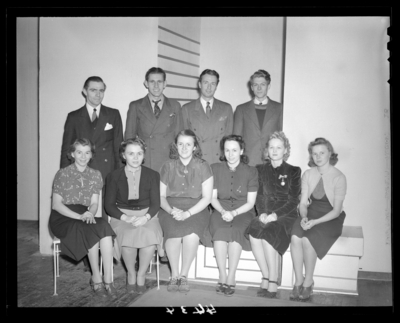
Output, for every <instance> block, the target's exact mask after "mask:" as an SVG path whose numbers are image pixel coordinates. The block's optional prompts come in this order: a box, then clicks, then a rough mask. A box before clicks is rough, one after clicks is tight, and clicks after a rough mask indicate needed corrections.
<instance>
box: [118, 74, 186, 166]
mask: <svg viewBox="0 0 400 323" xmlns="http://www.w3.org/2000/svg"><path fill="white" fill-rule="evenodd" d="M144 84H145V86H146V88H147V89H148V94H147V95H146V96H145V97H144V98H141V99H139V100H136V101H133V102H131V103H130V104H129V109H128V114H127V118H126V127H125V139H128V138H134V137H136V135H137V136H139V137H140V138H141V139H143V140H144V141H145V142H146V145H147V150H146V155H145V161H144V165H146V166H148V167H150V168H151V169H153V170H155V171H157V172H159V171H160V168H161V166H162V165H163V163H164V162H166V161H167V160H169V149H170V144H171V143H172V142H173V141H174V139H175V136H176V135H177V134H178V132H179V131H180V130H182V129H183V122H182V110H181V105H180V103H179V102H178V101H176V100H174V99H169V98H167V97H166V96H165V95H164V94H163V91H164V89H165V87H166V86H167V80H166V73H165V72H164V70H163V69H161V68H159V67H152V68H151V69H149V70H148V71H147V73H146V76H145V81H144Z"/></svg>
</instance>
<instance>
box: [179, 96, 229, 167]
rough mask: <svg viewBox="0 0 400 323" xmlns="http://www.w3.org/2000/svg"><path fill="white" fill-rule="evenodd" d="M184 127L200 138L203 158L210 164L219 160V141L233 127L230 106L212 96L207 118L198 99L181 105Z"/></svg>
mask: <svg viewBox="0 0 400 323" xmlns="http://www.w3.org/2000/svg"><path fill="white" fill-rule="evenodd" d="M182 114H183V124H184V127H185V129H191V130H193V132H194V133H195V134H196V136H197V137H198V138H199V140H200V147H201V150H202V152H203V159H205V160H206V161H207V162H208V163H209V164H210V165H211V164H214V163H218V162H220V160H219V157H220V146H219V143H220V141H221V139H222V137H223V136H227V135H231V134H232V129H233V110H232V106H231V105H230V104H228V103H226V102H222V101H220V100H217V99H216V98H214V103H213V107H212V109H211V117H210V118H207V115H206V113H205V112H204V108H203V106H202V105H201V102H200V99H197V100H195V101H192V102H189V103H186V104H185V105H184V106H183V107H182Z"/></svg>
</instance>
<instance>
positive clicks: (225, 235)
mask: <svg viewBox="0 0 400 323" xmlns="http://www.w3.org/2000/svg"><path fill="white" fill-rule="evenodd" d="M220 146H221V157H220V159H221V161H222V163H215V164H212V165H211V169H212V171H213V175H214V190H213V195H212V199H211V205H212V206H213V207H214V211H213V213H212V215H211V221H210V232H211V236H212V241H213V246H214V254H215V258H216V260H217V265H218V270H219V280H218V284H217V287H216V292H217V293H218V294H224V295H225V296H232V295H233V294H234V292H235V285H236V281H235V276H236V268H237V266H238V263H239V259H240V255H241V253H242V249H244V250H246V251H250V250H251V248H250V241H249V240H248V237H247V238H246V237H245V236H244V232H245V230H246V228H247V227H248V225H249V224H250V221H251V220H252V219H253V218H254V217H255V216H256V214H255V211H254V203H255V201H256V196H257V189H258V174H257V170H256V168H255V167H251V166H248V165H247V163H248V161H249V159H248V157H247V156H246V155H244V154H243V152H244V141H243V139H242V137H241V136H237V135H229V136H225V137H223V138H222V140H221V143H220ZM227 256H229V257H228V267H229V270H228V275H226V258H227Z"/></svg>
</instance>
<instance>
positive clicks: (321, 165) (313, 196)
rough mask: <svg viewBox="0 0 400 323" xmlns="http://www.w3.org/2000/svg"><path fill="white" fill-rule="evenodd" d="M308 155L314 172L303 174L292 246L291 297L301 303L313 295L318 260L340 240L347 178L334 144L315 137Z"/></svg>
mask: <svg viewBox="0 0 400 323" xmlns="http://www.w3.org/2000/svg"><path fill="white" fill-rule="evenodd" d="M308 152H309V163H308V165H309V166H310V167H311V169H309V170H307V171H305V172H304V174H303V177H302V180H301V200H300V206H299V212H300V217H299V218H298V219H297V220H296V222H295V224H294V225H293V228H292V240H291V241H292V242H291V246H290V251H291V255H292V260H293V266H294V272H295V277H296V281H295V285H294V287H293V291H292V292H291V294H290V298H297V297H298V298H300V299H301V300H306V299H309V298H310V296H311V295H312V292H313V286H314V280H313V275H314V269H315V264H316V262H317V257H318V258H319V259H322V258H323V257H324V256H325V255H326V254H327V253H328V251H329V249H330V248H331V247H332V245H333V244H334V243H335V241H336V240H337V239H338V238H339V237H340V235H341V234H342V228H343V222H344V219H345V217H346V214H345V213H344V211H343V201H344V198H345V195H346V190H347V183H346V177H345V176H344V174H343V173H342V172H341V171H340V170H338V169H337V168H336V167H334V165H336V163H337V162H338V158H337V156H338V155H337V154H336V153H335V151H334V150H333V147H332V145H331V143H330V142H329V141H328V140H326V139H325V138H316V139H315V140H314V141H312V142H310V144H309V145H308ZM303 265H304V268H305V277H303Z"/></svg>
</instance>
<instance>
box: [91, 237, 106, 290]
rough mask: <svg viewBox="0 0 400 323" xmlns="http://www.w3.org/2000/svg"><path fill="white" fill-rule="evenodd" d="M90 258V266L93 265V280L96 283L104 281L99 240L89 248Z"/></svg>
mask: <svg viewBox="0 0 400 323" xmlns="http://www.w3.org/2000/svg"><path fill="white" fill-rule="evenodd" d="M88 258H89V263H90V267H92V281H93V282H94V283H101V282H103V280H102V279H101V275H100V270H99V242H98V243H96V244H95V245H94V246H93V247H92V248H90V249H89V253H88Z"/></svg>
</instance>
